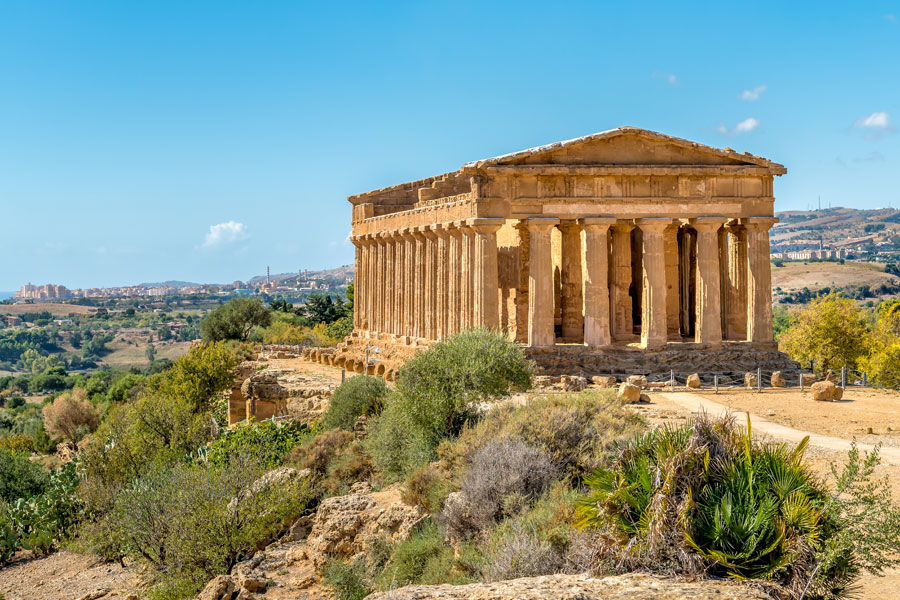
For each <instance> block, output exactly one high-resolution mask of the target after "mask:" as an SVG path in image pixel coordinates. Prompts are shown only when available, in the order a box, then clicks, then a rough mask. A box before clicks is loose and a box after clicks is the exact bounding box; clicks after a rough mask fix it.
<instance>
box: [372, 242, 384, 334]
mask: <svg viewBox="0 0 900 600" xmlns="http://www.w3.org/2000/svg"><path fill="white" fill-rule="evenodd" d="M376 235H377V237H376V240H375V241H376V243H377V255H376V257H375V278H374V281H373V282H372V283H373V284H374V287H375V331H377V332H378V333H381V332H383V331H384V234H383V233H378V234H376Z"/></svg>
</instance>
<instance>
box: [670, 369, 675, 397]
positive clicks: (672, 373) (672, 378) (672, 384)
mask: <svg viewBox="0 0 900 600" xmlns="http://www.w3.org/2000/svg"><path fill="white" fill-rule="evenodd" d="M669 388H670V389H671V390H672V391H673V392H674V391H675V369H669Z"/></svg>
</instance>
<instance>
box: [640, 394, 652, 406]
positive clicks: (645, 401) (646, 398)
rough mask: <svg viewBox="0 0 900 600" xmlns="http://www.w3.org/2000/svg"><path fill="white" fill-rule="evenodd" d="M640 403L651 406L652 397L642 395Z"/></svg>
mask: <svg viewBox="0 0 900 600" xmlns="http://www.w3.org/2000/svg"><path fill="white" fill-rule="evenodd" d="M638 402H640V403H642V404H649V403H650V396H648V395H647V394H641V395H640V396H639V397H638Z"/></svg>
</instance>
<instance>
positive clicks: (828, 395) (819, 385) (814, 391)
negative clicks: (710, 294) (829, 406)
mask: <svg viewBox="0 0 900 600" xmlns="http://www.w3.org/2000/svg"><path fill="white" fill-rule="evenodd" d="M839 389H841V388H839V387H837V386H836V385H834V382H833V381H827V380H826V381H817V382H816V383H814V384H812V385H811V386H810V388H809V393H810V395H811V396H812V399H813V400H817V401H819V402H833V401H834V400H835V396H836V395H838V392H837V391H836V390H839ZM841 394H843V390H841Z"/></svg>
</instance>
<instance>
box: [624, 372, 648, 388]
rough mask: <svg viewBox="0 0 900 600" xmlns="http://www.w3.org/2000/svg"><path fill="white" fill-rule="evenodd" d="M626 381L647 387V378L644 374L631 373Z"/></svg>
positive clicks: (640, 386)
mask: <svg viewBox="0 0 900 600" xmlns="http://www.w3.org/2000/svg"><path fill="white" fill-rule="evenodd" d="M626 381H627V382H628V383H630V384H631V385H636V386H638V387H639V388H645V387H647V378H646V377H644V376H643V375H629V376H628V379H627V380H626Z"/></svg>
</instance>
